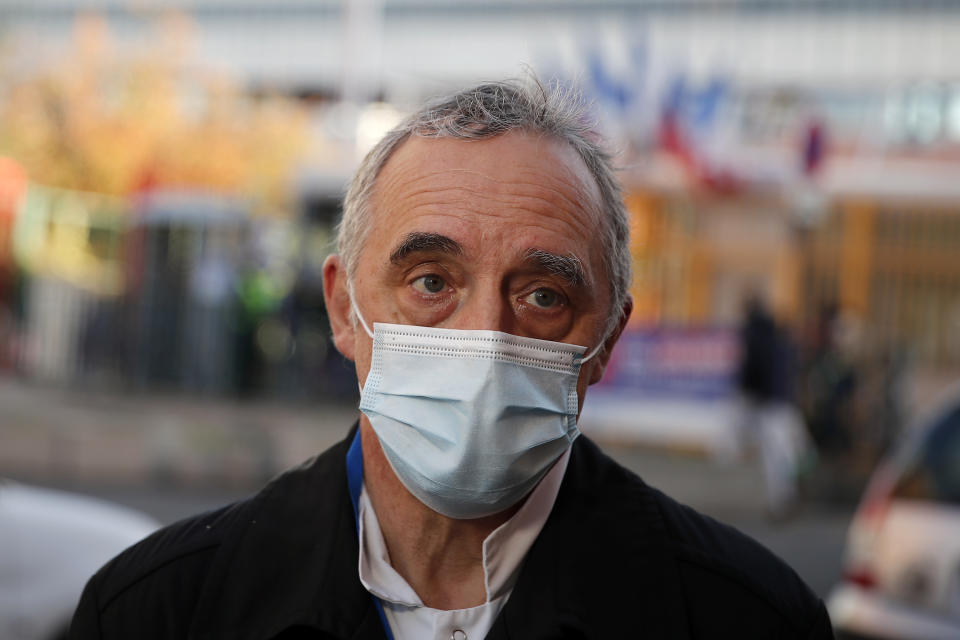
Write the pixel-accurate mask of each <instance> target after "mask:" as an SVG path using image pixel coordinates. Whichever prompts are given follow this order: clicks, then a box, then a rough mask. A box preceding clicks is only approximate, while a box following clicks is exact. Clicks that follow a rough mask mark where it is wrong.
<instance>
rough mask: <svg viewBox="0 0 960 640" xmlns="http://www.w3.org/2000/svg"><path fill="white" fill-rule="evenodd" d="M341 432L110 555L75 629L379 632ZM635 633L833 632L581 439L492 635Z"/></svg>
mask: <svg viewBox="0 0 960 640" xmlns="http://www.w3.org/2000/svg"><path fill="white" fill-rule="evenodd" d="M350 437H352V432H351V436H350ZM350 437H348V438H347V440H345V441H343V442H341V443H340V444H338V445H336V446H334V447H332V448H331V449H329V450H328V451H326V452H325V453H323V454H322V455H320V456H319V457H317V458H315V459H313V460H311V461H309V462H307V463H305V464H304V465H303V466H301V467H299V468H297V469H294V470H292V471H289V472H287V473H285V474H283V475H282V476H280V477H278V478H277V479H275V480H274V481H273V482H271V483H270V484H269V485H268V486H267V487H265V488H264V489H263V490H262V491H261V492H260V493H258V494H257V495H255V496H253V497H252V498H249V499H247V500H244V501H242V502H238V503H236V504H233V505H230V506H228V507H224V508H222V509H219V510H217V511H212V512H209V513H206V514H202V515H199V516H196V517H193V518H189V519H187V520H183V521H181V522H178V523H176V524H173V525H170V526H169V527H166V528H164V529H161V530H160V531H158V532H157V533H155V534H153V535H152V536H150V537H149V538H147V539H146V540H144V541H142V542H140V543H139V544H137V545H134V546H133V547H131V548H130V549H128V550H127V551H125V552H123V553H122V554H121V555H120V556H118V557H117V558H115V559H114V560H112V561H111V562H109V563H108V564H107V565H106V566H104V567H103V568H102V569H101V570H100V571H99V572H98V573H97V574H96V575H95V576H94V577H93V578H91V580H90V582H89V584H88V585H87V587H86V589H85V591H84V593H83V597H82V598H81V601H80V604H79V606H78V608H77V611H76V614H75V616H74V619H73V626H72V629H71V637H72V638H75V639H81V638H82V639H86V638H117V639H123V640H130V639H133V638H137V639H139V640H148V639H150V638H190V639H198V640H200V639H211V640H212V639H214V638H224V639H226V638H229V639H231V640H244V639H254V638H257V639H259V638H323V639H329V638H344V639H346V638H351V639H356V640H360V639H367V638H370V639H373V638H377V639H382V638H384V633H383V630H382V628H381V623H380V619H379V617H378V615H377V612H376V608H375V607H374V605H373V601H372V599H371V596H370V595H369V594H368V593H367V592H366V591H365V590H364V588H363V586H362V585H361V584H360V580H359V578H358V576H357V554H358V546H357V534H356V523H355V520H354V515H353V510H352V506H351V504H350V498H349V495H348V493H347V483H346V452H347V448H348V446H349V443H350ZM641 637H642V638H649V639H655V638H710V639H714V638H805V639H807V638H808V639H814V638H817V639H819V638H831V637H832V633H831V630H830V622H829V619H828V617H827V613H826V610H825V609H824V606H823V603H822V602H820V601H819V600H818V599H817V598H816V597H815V596H814V595H813V594H812V593H811V592H810V591H809V589H808V588H807V587H806V586H805V585H804V584H803V582H802V581H801V580H800V579H799V578H798V577H797V575H796V574H795V573H794V572H793V571H792V570H791V569H790V568H789V567H788V566H787V565H785V564H784V563H783V562H782V561H780V560H779V559H777V558H776V557H775V556H774V555H772V554H771V553H770V552H768V551H767V550H766V549H764V548H763V547H761V546H760V545H758V544H757V543H755V542H753V541H752V540H750V539H749V538H747V537H746V536H744V535H742V534H741V533H739V532H737V531H736V530H734V529H732V528H730V527H728V526H726V525H723V524H721V523H719V522H716V521H714V520H712V519H710V518H708V517H705V516H703V515H700V514H698V513H697V512H695V511H693V510H692V509H690V508H688V507H685V506H683V505H680V504H678V503H676V502H674V501H673V500H671V499H670V498H668V497H667V496H665V495H663V494H662V493H660V492H659V491H656V490H655V489H652V488H650V487H648V486H647V485H646V484H644V483H643V481H641V480H640V479H639V478H637V477H636V476H635V475H633V474H632V473H630V472H629V471H627V470H626V469H624V468H623V467H621V466H619V465H618V464H616V463H615V462H613V461H612V460H611V459H610V458H608V457H607V456H606V455H604V454H603V453H602V452H601V451H600V450H599V449H598V448H597V447H596V446H595V445H594V444H593V443H592V442H590V441H589V440H588V439H587V438H585V437H580V438H579V439H578V440H577V441H576V442H575V444H574V445H573V452H572V455H571V458H570V463H569V466H568V468H567V471H566V475H565V476H564V479H563V484H562V485H561V488H560V493H559V495H558V496H557V500H556V503H555V504H554V507H553V511H552V512H551V514H550V517H549V519H548V520H547V523H546V524H545V526H544V528H543V530H542V531H541V533H540V536H539V537H538V538H537V540H536V542H535V543H534V544H533V546H532V547H531V549H530V551H529V553H528V555H527V558H526V559H525V561H524V564H523V567H522V568H521V571H520V574H519V577H518V580H517V583H516V585H515V586H514V588H513V592H512V594H511V596H510V598H509V600H507V603H506V605H505V606H504V608H503V610H502V611H501V613H500V615H499V617H498V618H497V620H496V622H495V623H494V626H493V628H492V629H491V631H490V633H489V634H488V636H487V638H489V639H507V638H513V639H517V640H537V639H541V638H543V639H546V638H603V639H619V638H641Z"/></svg>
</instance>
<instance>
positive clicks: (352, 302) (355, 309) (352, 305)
mask: <svg viewBox="0 0 960 640" xmlns="http://www.w3.org/2000/svg"><path fill="white" fill-rule="evenodd" d="M347 295H349V296H350V308H351V309H353V312H354V313H355V314H356V316H357V319H358V320H360V325H361V326H362V327H363V330H364V331H366V332H367V335H368V336H370V339H371V340H372V339H373V331H370V327H369V326H367V321H366V320H364V319H363V314H362V313H360V307H358V306H357V301H356V299H355V298H354V297H353V283H352V282H351V283H349V284H348V285H347ZM357 388H358V389H360V395H361V396H362V395H363V385H362V384H361V383H360V381H359V380H357Z"/></svg>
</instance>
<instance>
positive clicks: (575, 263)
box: [524, 249, 587, 286]
mask: <svg viewBox="0 0 960 640" xmlns="http://www.w3.org/2000/svg"><path fill="white" fill-rule="evenodd" d="M524 260H525V261H526V262H528V263H531V264H533V265H535V266H537V267H539V268H541V269H543V270H544V271H547V272H549V273H552V274H553V275H556V276H560V277H561V278H563V279H564V280H566V281H567V282H569V283H570V284H571V285H573V286H583V285H585V284H587V273H586V271H584V268H583V262H582V261H581V260H580V258H578V257H577V256H575V255H574V254H572V253H570V254H567V255H560V254H557V253H550V252H549V251H544V250H543V249H530V250H529V251H527V253H526V254H525V255H524Z"/></svg>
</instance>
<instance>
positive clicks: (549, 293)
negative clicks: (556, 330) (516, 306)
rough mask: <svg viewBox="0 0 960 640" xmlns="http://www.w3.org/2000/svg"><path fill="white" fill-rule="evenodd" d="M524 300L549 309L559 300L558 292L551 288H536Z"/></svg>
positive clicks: (558, 302)
mask: <svg viewBox="0 0 960 640" xmlns="http://www.w3.org/2000/svg"><path fill="white" fill-rule="evenodd" d="M524 300H525V301H526V302H528V303H529V304H532V305H534V306H536V307H539V308H541V309H551V308H553V307H556V306H557V305H559V304H560V302H561V298H560V294H559V293H557V292H556V291H553V290H552V289H537V290H536V291H534V292H533V293H531V294H530V295H528V296H527V297H525V298H524Z"/></svg>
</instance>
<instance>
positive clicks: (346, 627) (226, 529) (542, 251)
mask: <svg viewBox="0 0 960 640" xmlns="http://www.w3.org/2000/svg"><path fill="white" fill-rule="evenodd" d="M585 123H586V119H585V118H584V114H583V112H582V110H581V106H580V103H579V102H578V101H577V100H576V99H575V98H574V97H571V96H570V95H569V94H564V93H563V92H550V91H547V90H545V89H544V88H542V87H540V86H539V85H535V84H534V85H533V86H527V85H520V84H513V83H496V84H486V85H482V86H479V87H476V88H473V89H470V90H468V91H464V92H461V93H458V94H456V95H453V96H450V97H448V98H446V99H442V100H440V101H437V102H435V103H433V104H432V105H430V106H428V107H426V108H425V109H423V110H421V111H420V112H418V113H416V114H414V115H413V116H411V117H410V118H409V119H408V120H407V121H406V122H405V123H403V124H402V125H401V126H400V127H398V128H397V129H396V130H394V131H393V132H391V133H390V134H388V135H387V137H386V138H384V140H382V141H381V142H380V143H379V144H378V145H377V146H376V147H375V148H374V149H373V151H371V152H370V154H369V155H368V156H367V158H366V160H365V161H364V163H363V165H362V167H361V168H360V171H359V172H358V174H357V176H356V178H355V179H354V181H353V183H352V185H351V187H350V190H349V192H348V194H347V198H346V201H345V204H344V215H343V220H342V223H341V225H340V229H339V239H338V247H339V255H333V256H331V257H330V258H328V259H327V261H326V263H325V264H324V284H325V295H326V302H327V308H328V311H329V315H330V319H331V325H332V328H333V336H334V340H335V342H336V345H337V348H338V349H339V350H340V352H341V353H343V355H344V356H346V357H347V358H349V359H351V360H353V361H354V362H355V363H356V367H357V376H358V383H359V386H360V388H361V403H360V410H361V412H362V415H361V417H360V421H359V426H357V427H355V428H354V429H352V430H351V431H350V433H349V434H348V435H347V437H346V439H345V440H344V441H343V442H342V443H341V444H339V445H337V446H335V447H333V448H332V449H330V450H328V451H327V452H325V453H323V454H322V455H320V456H319V457H317V458H316V459H314V460H311V461H309V462H307V463H306V464H305V465H304V466H302V467H300V468H298V469H295V470H293V471H290V472H288V473H286V474H284V475H282V476H280V477H279V478H277V479H276V480H274V481H273V482H272V483H271V484H270V485H268V486H267V487H266V488H265V489H264V490H263V491H261V492H260V493H259V494H258V495H256V496H254V497H252V498H250V499H248V500H245V501H243V502H240V503H237V504H234V505H231V506H229V507H226V508H224V509H221V510H219V511H214V512H211V513H207V514H203V515H200V516H197V517H195V518H192V519H188V520H185V521H183V522H179V523H177V524H174V525H172V526H170V527H168V528H166V529H164V530H162V531H160V532H158V533H157V534H155V535H153V536H152V537H150V538H149V539H147V540H146V541H144V542H142V543H140V544H138V545H136V546H134V547H133V548H131V549H130V550H128V551H126V552H125V553H124V554H122V555H121V556H119V557H118V558H117V559H115V560H113V561H112V562H111V563H109V564H108V565H107V566H105V567H104V568H103V569H102V570H101V571H100V572H99V573H98V574H97V575H96V576H94V578H93V579H92V580H91V581H90V584H89V585H88V587H87V589H86V591H85V593H84V596H83V598H82V600H81V603H80V605H79V608H78V610H77V613H76V616H75V618H74V625H73V629H72V633H73V637H75V638H100V637H104V638H211V639H212V638H250V639H253V638H395V639H396V640H409V639H417V640H422V639H432V640H448V639H453V640H471V639H477V640H479V639H481V638H522V639H523V640H532V639H536V638H635V637H643V638H718V637H737V638H769V637H776V638H828V637H831V632H830V625H829V620H828V618H827V615H826V612H825V610H824V608H823V605H822V603H821V602H819V601H818V600H817V598H816V597H814V596H813V595H812V594H811V593H810V591H809V590H808V589H807V588H806V586H804V584H803V583H802V582H801V581H800V580H799V578H798V577H797V576H796V574H794V572H793V571H791V570H790V569H789V568H788V567H787V566H785V565H784V564H783V563H782V562H780V561H779V560H778V559H776V558H775V557H774V556H773V555H771V554H770V553H769V552H767V551H766V550H764V549H763V548H762V547H760V546H759V545H757V544H756V543H754V542H752V541H751V540H749V539H748V538H746V537H744V536H743V535H741V534H739V533H738V532H736V531H735V530H733V529H730V528H728V527H726V526H724V525H721V524H719V523H717V522H714V521H713V520H710V519H709V518H706V517H704V516H701V515H699V514H697V513H696V512H694V511H692V510H690V509H688V508H686V507H683V506H681V505H679V504H677V503H675V502H674V501H672V500H670V499H669V498H667V497H666V496H664V495H663V494H661V493H659V492H657V491H656V490H654V489H652V488H650V487H648V486H647V485H645V484H644V483H643V482H642V481H641V480H640V479H639V478H637V477H636V476H634V475H633V474H631V473H630V472H628V471H626V470H625V469H623V468H622V467H620V466H618V465H617V464H615V463H614V462H612V461H611V460H610V459H609V458H608V457H606V456H605V455H604V454H603V453H601V452H600V451H599V450H598V449H597V448H596V446H594V445H593V444H592V443H591V442H590V441H589V440H587V439H586V438H585V437H579V438H578V435H579V432H578V430H577V416H578V415H579V413H580V409H581V407H582V405H583V401H584V397H585V395H586V391H587V387H588V386H589V385H590V384H593V383H595V382H597V381H598V380H600V378H601V376H602V375H603V371H604V367H605V366H606V364H607V362H608V358H609V355H610V350H611V348H612V347H613V345H614V344H615V343H616V341H617V338H618V337H619V335H620V332H621V331H622V329H623V327H624V324H625V323H626V321H627V318H628V316H629V314H630V310H631V304H632V303H631V300H630V297H629V295H628V293H627V288H628V285H629V280H630V258H629V253H628V233H627V228H628V226H627V216H626V212H625V209H624V206H623V203H622V201H621V197H620V193H619V187H618V183H617V180H616V179H615V177H614V175H613V172H612V169H611V166H610V161H609V157H608V156H607V155H606V154H605V153H604V152H603V151H602V150H601V148H600V147H599V146H598V142H597V137H596V136H595V135H594V133H593V132H592V131H591V130H590V128H589V127H588V126H587V125H586V124H585Z"/></svg>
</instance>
